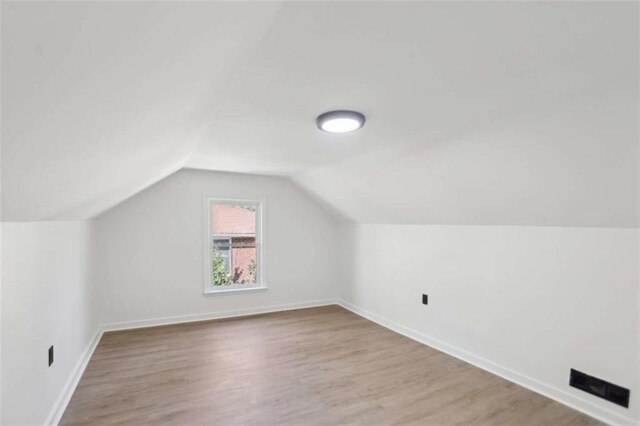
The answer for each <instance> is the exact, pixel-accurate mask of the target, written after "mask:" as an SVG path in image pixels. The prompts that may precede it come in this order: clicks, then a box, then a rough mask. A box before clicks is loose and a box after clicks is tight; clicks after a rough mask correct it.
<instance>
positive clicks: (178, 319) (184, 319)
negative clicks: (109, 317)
mask: <svg viewBox="0 0 640 426" xmlns="http://www.w3.org/2000/svg"><path fill="white" fill-rule="evenodd" d="M335 304H336V301H335V300H334V299H321V300H313V301H310V302H300V303H287V304H283V305H269V306H263V307H259V308H246V309H234V310H230V311H220V312H206V313H202V314H189V315H178V316H173V317H164V318H154V319H149V320H140V321H127V322H118V323H111V324H107V325H105V326H104V327H103V328H104V331H105V332H107V331H117V330H131V329H135V328H146V327H156V326H159V325H170V324H182V323H188V322H197V321H208V320H214V319H222V318H233V317H245V316H251V315H260V314H266V313H269V312H282V311H291V310H293V309H304V308H315V307H318V306H327V305H335Z"/></svg>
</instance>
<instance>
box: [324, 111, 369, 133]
mask: <svg viewBox="0 0 640 426" xmlns="http://www.w3.org/2000/svg"><path fill="white" fill-rule="evenodd" d="M364 121H365V119H364V115H362V114H360V113H359V112H356V111H329V112H325V113H324V114H320V115H319V116H318V118H317V119H316V125H317V126H318V129H320V130H324V131H325V132H329V133H347V132H353V131H354V130H358V129H359V128H361V127H362V126H364Z"/></svg>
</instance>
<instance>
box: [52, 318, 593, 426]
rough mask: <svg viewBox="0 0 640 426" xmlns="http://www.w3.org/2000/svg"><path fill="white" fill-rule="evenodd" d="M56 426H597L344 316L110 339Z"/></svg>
mask: <svg viewBox="0 0 640 426" xmlns="http://www.w3.org/2000/svg"><path fill="white" fill-rule="evenodd" d="M61 424H62V425H104V424H122V425H199V424H210V425H282V424H286V425H303V424H304V425H333V424H363V425H387V424H407V425H409V424H415V425H434V426H435V425H437V426H441V425H442V426H444V425H468V424H477V425H514V426H527V425H532V426H533V425H554V426H555V425H599V424H601V423H600V422H598V421H596V420H594V419H592V418H590V417H588V416H586V415H584V414H581V413H579V412H577V411H575V410H572V409H571V408H568V407H565V406H564V405H562V404H559V403H557V402H555V401H552V400H550V399H548V398H546V397H544V396H542V395H539V394H536V393H534V392H532V391H530V390H528V389H525V388H523V387H520V386H518V385H515V384H513V383H511V382H508V381H506V380H504V379H501V378H500V377H497V376H495V375H493V374H491V373H488V372H486V371H484V370H481V369H479V368H477V367H474V366H472V365H470V364H467V363H465V362H463V361H460V360H458V359H456V358H453V357H451V356H449V355H446V354H444V353H442V352H439V351H437V350H435V349H432V348H430V347H428V346H424V345H422V344H420V343H418V342H415V341H413V340H411V339H409V338H406V337H404V336H401V335H399V334H397V333H394V332H392V331H390V330H387V329H386V328H384V327H381V326H379V325H377V324H375V323H372V322H370V321H367V320H365V319H363V318H361V317H359V316H357V315H355V314H353V313H351V312H349V311H347V310H345V309H343V308H341V307H338V306H325V307H319V308H310V309H300V310H294V311H286V312H277V313H270V314H263V315H255V316H250V317H241V318H230V319H221V320H213V321H202V322H196V323H188V324H179V325H168V326H160V327H152V328H143V329H137V330H126V331H116V332H109V333H105V334H104V336H103V337H102V339H101V341H100V343H99V344H98V346H97V348H96V350H95V352H94V354H93V356H92V358H91V360H90V362H89V364H88V366H87V368H86V370H85V372H84V375H83V376H82V379H81V380H80V383H79V384H78V387H77V389H76V391H75V393H74V395H73V397H72V398H71V401H70V403H69V405H68V407H67V409H66V411H65V413H64V416H63V418H62V421H61Z"/></svg>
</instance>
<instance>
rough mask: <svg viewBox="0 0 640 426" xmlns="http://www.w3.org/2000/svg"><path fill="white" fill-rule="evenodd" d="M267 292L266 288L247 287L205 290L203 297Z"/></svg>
mask: <svg viewBox="0 0 640 426" xmlns="http://www.w3.org/2000/svg"><path fill="white" fill-rule="evenodd" d="M265 290H268V288H267V287H266V286H260V287H247V288H228V289H221V290H207V291H205V292H204V293H203V295H204V296H216V295H223V294H233V293H252V292H256V291H265Z"/></svg>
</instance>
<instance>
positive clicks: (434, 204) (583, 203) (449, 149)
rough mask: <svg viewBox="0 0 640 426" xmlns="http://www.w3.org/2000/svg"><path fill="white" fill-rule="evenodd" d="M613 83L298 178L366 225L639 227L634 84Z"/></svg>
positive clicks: (327, 167)
mask: <svg viewBox="0 0 640 426" xmlns="http://www.w3.org/2000/svg"><path fill="white" fill-rule="evenodd" d="M611 86H612V87H611V88H609V89H606V90H605V91H603V92H600V93H589V94H577V95H574V96H570V97H567V98H563V99H561V100H558V101H556V102H555V103H553V104H550V105H548V106H546V107H544V108H541V109H540V110H538V111H535V112H532V111H528V112H527V113H526V114H522V115H517V114H516V115H513V116H509V115H508V116H505V117H504V118H502V119H501V120H500V121H498V122H496V123H492V124H490V125H488V126H486V127H479V128H477V129H475V130H473V131H470V132H468V133H466V134H464V135H462V136H459V137H456V138H453V139H446V140H438V141H432V142H430V143H424V142H423V141H416V142H415V143H413V144H409V145H403V146H392V147H389V148H386V149H381V150H378V151H375V152H373V153H370V154H367V155H364V156H360V157H357V158H354V159H348V160H346V161H343V162H340V163H338V164H332V165H328V166H325V167H321V168H318V169H315V170H313V171H311V172H307V173H304V174H301V175H299V176H297V177H296V180H297V181H298V183H299V184H300V185H302V186H303V187H305V188H307V189H308V190H309V191H311V192H313V193H315V194H317V196H318V197H319V198H321V199H323V200H325V201H326V202H327V203H328V204H329V205H330V206H331V207H332V208H333V209H336V210H338V211H339V212H340V213H342V214H343V215H344V216H345V217H346V218H348V219H350V220H354V221H357V222H364V223H387V224H393V223H402V224H474V225H540V226H585V227H637V226H638V207H637V206H638V143H637V141H638V133H637V126H636V123H637V121H636V120H637V119H636V117H637V94H636V93H637V91H634V90H633V89H634V88H633V85H628V86H626V87H625V85H624V84H620V82H611ZM425 122H428V119H425Z"/></svg>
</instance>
